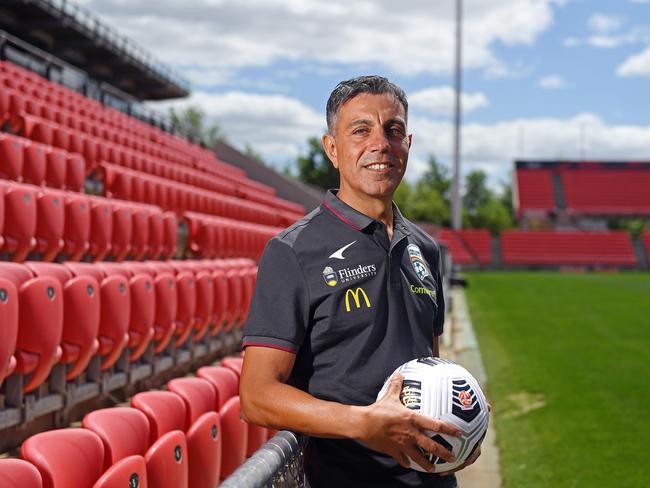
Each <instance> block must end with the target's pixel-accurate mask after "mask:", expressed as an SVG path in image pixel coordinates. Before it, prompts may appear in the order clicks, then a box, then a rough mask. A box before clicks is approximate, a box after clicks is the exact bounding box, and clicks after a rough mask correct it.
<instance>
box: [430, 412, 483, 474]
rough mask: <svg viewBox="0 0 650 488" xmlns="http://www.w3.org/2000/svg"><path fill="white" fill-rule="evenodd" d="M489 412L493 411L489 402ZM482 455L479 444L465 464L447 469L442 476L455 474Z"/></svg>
mask: <svg viewBox="0 0 650 488" xmlns="http://www.w3.org/2000/svg"><path fill="white" fill-rule="evenodd" d="M487 407H488V412H491V411H492V404H490V403H488V404H487ZM480 455H481V446H478V448H476V449H475V450H474V452H473V453H472V455H471V456H470V457H468V458H467V459H466V460H465V462H464V463H463V464H461V465H460V466H458V467H457V468H456V469H452V470H451V471H447V472H446V473H443V474H442V476H448V475H450V474H454V473H455V472H456V471H460V470H461V469H465V468H466V467H467V466H470V465H472V464H474V463H475V462H476V460H477V459H478V458H479V456H480Z"/></svg>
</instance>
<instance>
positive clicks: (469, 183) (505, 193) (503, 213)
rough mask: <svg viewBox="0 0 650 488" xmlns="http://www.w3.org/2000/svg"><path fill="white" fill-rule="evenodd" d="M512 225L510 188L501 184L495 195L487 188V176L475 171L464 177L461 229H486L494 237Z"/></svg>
mask: <svg viewBox="0 0 650 488" xmlns="http://www.w3.org/2000/svg"><path fill="white" fill-rule="evenodd" d="M513 225H514V220H513V214H512V188H511V186H510V185H507V184H503V185H502V189H501V193H500V194H495V193H494V192H493V191H492V190H490V189H489V188H488V186H487V175H486V174H485V172H483V171H481V170H475V171H472V172H471V173H469V174H468V175H467V176H466V177H465V195H464V197H463V227H469V228H487V229H489V230H490V232H491V233H492V234H494V235H496V234H498V233H499V232H501V230H503V229H507V228H509V227H512V226H513Z"/></svg>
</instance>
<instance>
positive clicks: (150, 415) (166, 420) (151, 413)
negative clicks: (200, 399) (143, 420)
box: [131, 391, 186, 444]
mask: <svg viewBox="0 0 650 488" xmlns="http://www.w3.org/2000/svg"><path fill="white" fill-rule="evenodd" d="M131 406H132V407H133V408H137V409H138V410H140V411H141V412H142V413H144V414H145V415H146V416H147V419H148V420H149V430H150V432H149V444H153V443H154V442H156V441H157V440H158V439H159V438H160V437H162V436H163V435H165V434H167V433H168V432H172V431H174V430H181V431H182V430H184V429H185V410H186V407H185V402H184V401H183V400H182V399H181V397H179V396H178V395H176V394H175V393H172V392H170V391H145V392H142V393H138V394H137V395H135V396H133V398H131Z"/></svg>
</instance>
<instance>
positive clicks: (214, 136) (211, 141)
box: [169, 106, 226, 148]
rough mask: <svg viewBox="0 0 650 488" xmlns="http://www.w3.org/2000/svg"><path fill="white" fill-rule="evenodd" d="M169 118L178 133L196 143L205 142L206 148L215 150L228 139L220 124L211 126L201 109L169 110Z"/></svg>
mask: <svg viewBox="0 0 650 488" xmlns="http://www.w3.org/2000/svg"><path fill="white" fill-rule="evenodd" d="M169 116H170V118H171V119H172V124H173V125H174V128H175V130H176V132H178V133H179V134H181V135H182V136H185V137H187V138H188V139H190V140H192V141H196V142H203V144H205V146H206V147H209V148H214V147H215V146H216V145H217V143H218V142H220V141H225V140H226V137H225V134H224V133H223V130H222V129H221V126H220V125H219V124H217V123H216V122H215V123H212V124H209V123H208V121H207V119H206V116H205V112H203V110H201V109H200V108H199V107H192V106H190V107H186V108H183V109H179V110H175V109H174V108H170V109H169Z"/></svg>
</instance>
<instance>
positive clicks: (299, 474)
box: [219, 430, 308, 488]
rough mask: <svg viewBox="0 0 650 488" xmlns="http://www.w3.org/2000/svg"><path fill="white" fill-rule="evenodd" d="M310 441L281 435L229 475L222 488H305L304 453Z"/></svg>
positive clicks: (301, 435)
mask: <svg viewBox="0 0 650 488" xmlns="http://www.w3.org/2000/svg"><path fill="white" fill-rule="evenodd" d="M307 440H308V437H307V436H306V435H303V434H296V433H295V432H290V431H288V430H283V431H281V432H278V433H277V434H276V435H275V436H273V438H271V439H269V441H268V442H267V443H266V444H264V445H263V446H262V447H261V448H260V449H259V450H258V451H257V452H256V453H255V454H253V455H252V456H251V457H250V458H249V459H248V460H247V461H246V462H245V463H244V464H242V465H241V466H240V467H239V468H237V470H236V471H235V472H234V473H233V474H232V475H230V476H229V477H228V478H227V479H226V480H225V481H224V482H223V483H222V484H221V485H219V486H220V487H222V488H302V487H304V486H305V472H304V469H303V458H304V450H305V446H306V445H307Z"/></svg>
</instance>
